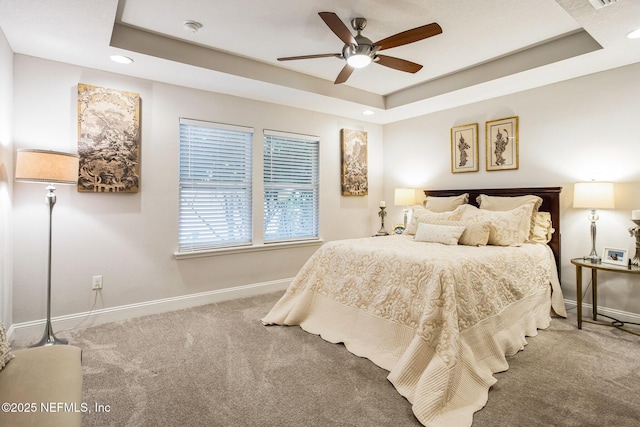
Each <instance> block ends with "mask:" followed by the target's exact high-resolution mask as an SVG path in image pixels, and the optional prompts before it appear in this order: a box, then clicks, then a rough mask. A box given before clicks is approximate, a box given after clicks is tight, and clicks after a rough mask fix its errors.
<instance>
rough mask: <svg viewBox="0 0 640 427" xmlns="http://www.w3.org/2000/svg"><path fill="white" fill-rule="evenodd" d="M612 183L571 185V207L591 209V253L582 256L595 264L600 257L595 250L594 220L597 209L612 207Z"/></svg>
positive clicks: (579, 183)
mask: <svg viewBox="0 0 640 427" xmlns="http://www.w3.org/2000/svg"><path fill="white" fill-rule="evenodd" d="M613 198H614V197H613V183H612V182H596V181H591V182H577V183H575V184H574V186H573V207H574V208H576V209H580V208H586V209H591V213H590V214H589V221H591V253H590V254H589V255H587V256H585V257H584V259H586V260H590V261H591V262H592V263H594V264H597V263H599V262H600V261H601V258H600V257H599V256H598V253H597V252H596V221H597V220H598V219H599V216H598V214H597V209H613V208H614V202H613Z"/></svg>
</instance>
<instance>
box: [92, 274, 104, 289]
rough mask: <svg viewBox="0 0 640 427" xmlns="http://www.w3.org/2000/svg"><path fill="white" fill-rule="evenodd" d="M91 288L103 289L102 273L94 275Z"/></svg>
mask: <svg viewBox="0 0 640 427" xmlns="http://www.w3.org/2000/svg"><path fill="white" fill-rule="evenodd" d="M91 289H93V290H94V291H95V290H98V289H102V275H100V276H93V280H92V281H91Z"/></svg>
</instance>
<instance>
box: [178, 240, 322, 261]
mask: <svg viewBox="0 0 640 427" xmlns="http://www.w3.org/2000/svg"><path fill="white" fill-rule="evenodd" d="M322 244H324V240H322V239H318V240H302V241H298V242H283V243H266V244H262V245H252V246H236V247H233V248H220V249H208V250H204V251H194V252H174V254H173V257H174V258H175V259H177V260H181V259H189V258H203V257H210V256H218V255H231V254H244V253H251V252H262V251H272V250H277V249H289V248H301V247H306V246H321V245H322Z"/></svg>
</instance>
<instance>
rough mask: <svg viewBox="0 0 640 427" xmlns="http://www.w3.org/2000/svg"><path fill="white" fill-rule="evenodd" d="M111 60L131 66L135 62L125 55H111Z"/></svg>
mask: <svg viewBox="0 0 640 427" xmlns="http://www.w3.org/2000/svg"><path fill="white" fill-rule="evenodd" d="M111 60H112V61H113V62H117V63H119V64H131V63H132V62H133V59H131V58H129V57H128V56H124V55H111Z"/></svg>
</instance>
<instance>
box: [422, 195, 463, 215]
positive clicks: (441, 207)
mask: <svg viewBox="0 0 640 427" xmlns="http://www.w3.org/2000/svg"><path fill="white" fill-rule="evenodd" d="M468 201H469V193H464V194H460V195H459V196H450V197H437V196H427V200H425V202H424V207H425V209H427V210H430V211H431V212H449V211H452V210H454V209H455V208H457V207H458V206H460V205H464V204H465V203H467V202H468Z"/></svg>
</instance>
